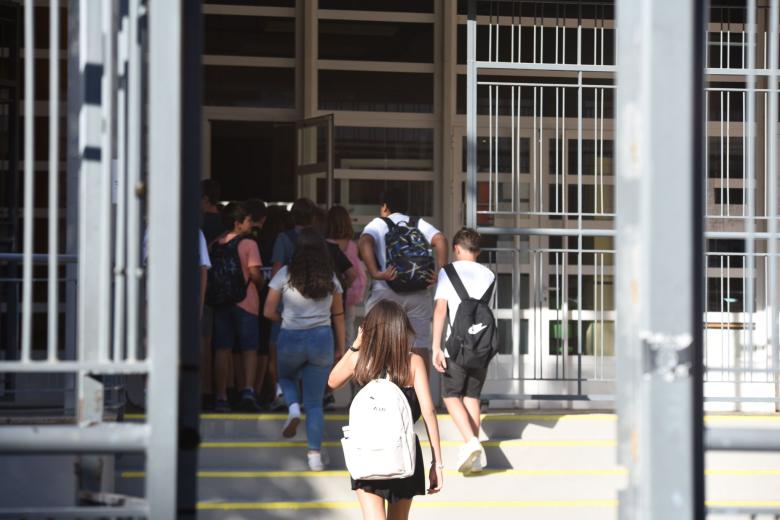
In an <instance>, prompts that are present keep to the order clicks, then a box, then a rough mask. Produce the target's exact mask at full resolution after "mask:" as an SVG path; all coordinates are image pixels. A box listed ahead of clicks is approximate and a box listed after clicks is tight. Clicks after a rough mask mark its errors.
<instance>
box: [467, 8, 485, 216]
mask: <svg viewBox="0 0 780 520" xmlns="http://www.w3.org/2000/svg"><path fill="white" fill-rule="evenodd" d="M488 39H489V38H488ZM466 103H467V108H466V134H467V138H466V163H467V166H466V225H467V226H469V227H471V228H475V227H476V226H477V211H476V209H477V205H476V202H477V201H476V196H477V193H476V190H477V2H476V0H468V20H467V21H466Z"/></svg>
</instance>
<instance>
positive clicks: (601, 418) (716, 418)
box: [125, 412, 780, 423]
mask: <svg viewBox="0 0 780 520" xmlns="http://www.w3.org/2000/svg"><path fill="white" fill-rule="evenodd" d="M436 417H437V418H438V420H439V421H451V420H452V418H451V417H450V416H449V415H448V414H439V415H437V416H436ZM125 418H126V419H129V420H133V421H142V420H145V419H146V415H145V414H142V413H128V414H125ZM286 418H287V416H286V415H285V414H280V413H261V414H252V413H246V414H241V413H227V414H221V413H204V414H201V415H200V419H201V420H203V421H212V420H215V421H222V420H230V421H281V420H284V419H286ZM304 418H305V415H304ZM347 419H349V416H348V415H346V414H328V415H326V416H325V420H326V421H346V420H347ZM482 420H483V421H485V422H491V421H496V422H502V421H518V422H522V421H550V422H579V421H582V422H616V421H617V415H615V414H612V413H592V414H589V413H575V414H545V413H540V414H512V413H511V412H510V413H504V414H502V413H501V412H497V413H494V414H490V413H488V414H483V415H482ZM704 422H705V423H719V422H758V423H780V414H777V415H751V414H724V415H720V414H718V415H707V416H705V417H704Z"/></svg>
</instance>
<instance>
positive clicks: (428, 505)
mask: <svg viewBox="0 0 780 520" xmlns="http://www.w3.org/2000/svg"><path fill="white" fill-rule="evenodd" d="M359 507H360V506H359V504H358V502H357V501H332V502H330V501H328V502H325V501H321V502H199V503H198V509H199V510H201V511H203V510H220V511H257V510H266V511H267V510H281V509H291V510H301V509H358V508H359ZM558 507H580V508H586V507H595V508H604V507H610V508H614V507H617V500H489V501H488V500H475V501H466V500H447V501H444V500H443V501H438V500H430V501H426V500H424V499H423V500H415V501H414V502H413V503H412V508H425V509H445V508H452V509H455V508H458V509H460V508H472V509H473V508H480V509H482V508H558Z"/></svg>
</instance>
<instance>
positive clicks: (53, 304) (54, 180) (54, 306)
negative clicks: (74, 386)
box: [47, 0, 60, 361]
mask: <svg viewBox="0 0 780 520" xmlns="http://www.w3.org/2000/svg"><path fill="white" fill-rule="evenodd" d="M59 128H60V2H59V0H51V3H50V4H49V266H48V268H49V269H48V278H49V282H48V326H47V338H48V348H47V351H48V360H49V361H55V360H56V359H57V344H58V340H59V338H58V322H59V312H60V311H59V299H60V296H59V276H58V273H59V264H58V263H57V254H58V253H59V228H60V211H59V210H60V202H59V201H60V193H59V192H60V190H59V182H60V175H59V170H60V150H59V145H60V140H59Z"/></svg>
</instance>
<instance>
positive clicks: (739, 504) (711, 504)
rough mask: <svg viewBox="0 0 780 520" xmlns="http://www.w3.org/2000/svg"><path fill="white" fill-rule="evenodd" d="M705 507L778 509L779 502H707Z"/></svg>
mask: <svg viewBox="0 0 780 520" xmlns="http://www.w3.org/2000/svg"><path fill="white" fill-rule="evenodd" d="M704 503H705V504H706V505H707V507H780V500H707V501H706V502H704Z"/></svg>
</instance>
